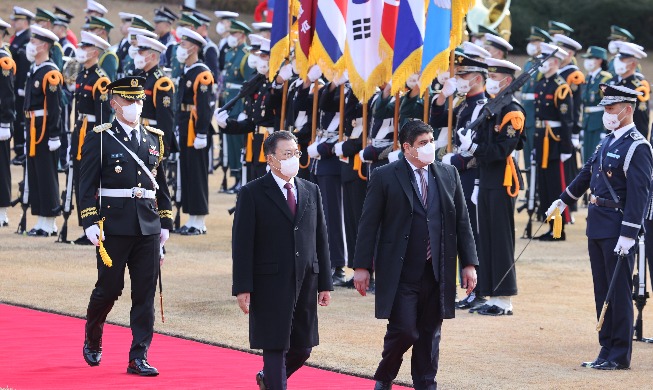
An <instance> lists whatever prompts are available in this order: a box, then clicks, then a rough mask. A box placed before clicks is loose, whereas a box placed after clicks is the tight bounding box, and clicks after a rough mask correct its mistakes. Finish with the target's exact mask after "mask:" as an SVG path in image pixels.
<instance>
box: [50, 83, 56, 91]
mask: <svg viewBox="0 0 653 390" xmlns="http://www.w3.org/2000/svg"><path fill="white" fill-rule="evenodd" d="M48 89H49V90H50V92H57V85H56V84H50V86H49V87H48Z"/></svg>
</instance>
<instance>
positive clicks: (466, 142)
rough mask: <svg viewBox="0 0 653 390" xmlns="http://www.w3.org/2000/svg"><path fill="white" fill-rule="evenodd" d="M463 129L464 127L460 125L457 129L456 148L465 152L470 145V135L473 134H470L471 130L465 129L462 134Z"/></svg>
mask: <svg viewBox="0 0 653 390" xmlns="http://www.w3.org/2000/svg"><path fill="white" fill-rule="evenodd" d="M463 131H465V129H464V128H462V127H461V128H460V129H458V140H459V141H460V147H459V148H458V150H460V151H463V152H466V151H468V150H469V148H471V147H472V137H473V136H474V135H473V134H472V130H467V133H466V134H463Z"/></svg>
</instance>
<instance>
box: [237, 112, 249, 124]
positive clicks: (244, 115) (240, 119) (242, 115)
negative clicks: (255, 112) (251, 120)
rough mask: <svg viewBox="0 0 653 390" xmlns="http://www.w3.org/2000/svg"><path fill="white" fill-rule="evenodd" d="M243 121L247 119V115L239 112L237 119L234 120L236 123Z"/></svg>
mask: <svg viewBox="0 0 653 390" xmlns="http://www.w3.org/2000/svg"><path fill="white" fill-rule="evenodd" d="M245 119H247V114H245V113H244V112H241V113H240V114H238V118H236V120H237V121H238V122H240V121H244V120H245Z"/></svg>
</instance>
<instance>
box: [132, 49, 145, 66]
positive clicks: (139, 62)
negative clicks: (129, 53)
mask: <svg viewBox="0 0 653 390" xmlns="http://www.w3.org/2000/svg"><path fill="white" fill-rule="evenodd" d="M145 65H147V60H146V59H145V56H144V55H141V54H139V53H136V55H135V56H134V68H136V69H143V68H145Z"/></svg>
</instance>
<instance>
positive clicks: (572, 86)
mask: <svg viewBox="0 0 653 390" xmlns="http://www.w3.org/2000/svg"><path fill="white" fill-rule="evenodd" d="M577 89H578V85H576V84H571V90H572V91H573V92H576V90H577Z"/></svg>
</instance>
